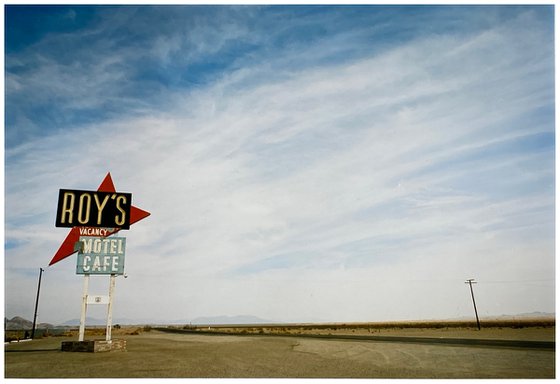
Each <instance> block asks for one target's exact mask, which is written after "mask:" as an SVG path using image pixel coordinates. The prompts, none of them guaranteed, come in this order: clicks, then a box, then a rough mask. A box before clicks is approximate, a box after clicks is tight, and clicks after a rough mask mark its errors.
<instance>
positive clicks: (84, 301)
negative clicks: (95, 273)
mask: <svg viewBox="0 0 560 384" xmlns="http://www.w3.org/2000/svg"><path fill="white" fill-rule="evenodd" d="M88 288H89V274H85V275H84V289H83V294H82V314H81V316H80V333H79V335H78V341H84V335H85V331H86V311H87V297H88Z"/></svg>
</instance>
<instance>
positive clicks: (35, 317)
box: [31, 268, 44, 339]
mask: <svg viewBox="0 0 560 384" xmlns="http://www.w3.org/2000/svg"><path fill="white" fill-rule="evenodd" d="M43 271H44V269H43V268H39V284H38V285H37V299H36V300H35V314H34V315H33V329H32V330H31V338H32V339H34V338H35V324H36V323H37V307H38V306H39V292H40V291H41V277H42V276H43Z"/></svg>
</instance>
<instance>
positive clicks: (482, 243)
mask: <svg viewBox="0 0 560 384" xmlns="http://www.w3.org/2000/svg"><path fill="white" fill-rule="evenodd" d="M311 8H313V7H311ZM296 9H297V7H296V8H292V7H280V8H274V7H273V8H272V9H269V8H264V9H261V8H260V7H234V8H230V7H217V8H206V7H202V8H196V7H195V8H190V7H186V8H180V10H181V13H180V14H179V15H178V16H177V15H174V14H173V12H170V11H169V9H166V8H165V7H161V8H160V7H149V8H142V9H140V10H137V9H129V8H128V7H124V8H119V9H118V11H117V12H113V11H112V12H111V13H110V14H109V12H108V13H107V14H105V13H104V12H100V14H99V15H98V20H97V19H96V20H97V21H96V22H91V24H90V25H89V26H88V27H85V28H84V29H82V30H80V31H78V32H75V33H73V34H69V35H68V36H65V35H62V34H54V35H52V36H48V37H45V38H44V39H42V40H40V41H39V42H37V43H36V45H35V46H34V47H33V48H31V47H30V48H27V50H22V51H20V52H19V53H17V54H14V55H8V57H7V59H8V60H7V70H8V76H7V81H8V82H11V83H10V84H11V85H7V86H8V88H7V92H8V97H7V100H8V103H7V110H10V111H12V112H13V113H14V116H15V117H14V118H15V119H16V120H17V121H24V119H28V120H29V121H32V122H33V124H38V122H40V123H41V124H47V125H48V122H47V123H45V122H44V121H43V120H37V119H36V117H34V116H35V115H34V114H33V113H29V112H28V110H27V109H26V107H23V106H22V105H21V103H20V101H19V100H18V98H19V97H24V96H25V95H29V94H30V91H31V90H36V91H37V96H36V98H31V101H32V102H31V104H32V105H41V103H43V102H46V100H49V98H48V97H47V96H45V95H48V94H53V95H55V99H54V100H55V102H54V104H55V106H56V108H57V109H58V110H59V111H61V110H68V111H70V112H71V113H74V114H75V116H78V115H79V114H80V113H81V112H83V111H86V112H87V113H86V115H89V114H91V115H92V116H93V117H92V118H91V120H88V118H87V116H86V117H84V118H83V119H81V120H80V119H78V117H76V120H75V122H76V125H75V126H73V127H72V128H71V129H70V130H69V129H68V128H63V127H64V124H62V126H61V129H60V130H58V131H57V130H54V129H52V128H49V129H48V130H47V131H45V132H43V133H42V134H40V135H37V136H34V138H33V139H30V140H26V141H25V142H21V143H20V141H21V140H22V137H23V136H21V135H22V133H21V132H18V127H20V126H19V125H17V124H16V125H14V126H13V127H11V126H10V125H9V124H8V125H7V134H8V135H11V134H12V135H13V136H12V137H13V140H14V141H8V147H7V150H6V182H7V184H6V204H7V209H6V238H7V241H8V243H9V244H12V245H13V246H11V247H10V248H8V249H6V274H7V276H8V278H7V305H8V307H9V308H10V311H13V312H14V313H16V312H17V310H16V309H13V308H23V306H21V305H20V304H17V303H16V300H19V297H17V298H16V296H14V298H12V296H11V292H16V291H17V288H19V287H20V286H21V285H22V284H32V283H33V278H31V279H29V278H27V279H22V280H17V279H14V278H13V276H20V274H19V272H18V271H24V272H25V268H26V267H27V268H32V267H33V266H38V265H44V264H46V263H47V262H48V260H49V256H48V254H49V252H46V255H45V254H44V252H43V253H41V254H38V253H36V252H30V250H31V249H42V250H48V249H51V250H52V252H54V251H55V250H56V247H57V246H58V244H59V242H60V241H62V238H63V237H64V235H65V233H62V232H61V230H60V229H58V228H54V225H53V223H54V215H55V204H56V201H55V199H56V196H57V192H58V188H76V189H88V188H87V186H90V189H94V188H96V187H97V184H98V183H99V182H100V181H101V178H102V177H103V176H104V174H105V172H106V171H108V170H110V171H111V172H112V174H113V177H114V180H115V183H116V184H117V189H118V190H126V191H132V192H134V201H135V205H137V206H139V207H141V208H143V209H147V210H148V211H150V212H152V216H150V218H149V219H147V220H146V221H145V223H144V222H142V223H139V224H137V225H136V226H135V227H134V228H133V229H132V230H131V231H129V232H128V233H127V234H126V235H127V237H128V238H129V240H128V241H127V246H128V247H129V248H128V249H129V252H130V254H131V256H130V257H128V256H127V271H128V273H129V274H130V276H131V278H130V279H128V280H127V281H126V284H124V283H123V284H122V293H119V295H122V296H119V297H121V298H122V299H121V300H122V302H121V303H122V306H121V307H120V309H116V310H117V311H120V313H121V314H122V316H126V317H140V318H145V317H150V316H154V317H157V316H155V315H152V314H146V312H145V310H144V308H146V307H148V308H154V310H157V312H158V313H160V315H159V316H160V317H161V316H164V317H165V318H193V317H196V316H200V315H218V314H239V313H253V314H256V315H259V316H261V317H264V318H271V319H278V320H281V321H296V320H298V321H302V320H309V319H322V320H333V321H335V320H336V321H339V320H340V321H351V320H355V321H359V320H376V319H379V320H385V319H391V318H393V319H395V318H430V317H432V318H433V317H438V316H444V317H453V316H462V315H464V314H465V313H468V312H467V311H470V307H469V305H470V303H469V302H468V300H466V301H465V302H461V303H460V304H450V303H456V302H457V300H458V299H457V298H458V297H462V296H463V293H464V292H463V290H464V287H463V285H464V284H463V280H464V279H465V278H468V277H471V274H472V275H473V276H476V277H477V278H479V279H480V280H481V284H480V287H481V289H482V290H483V292H484V293H485V294H488V295H492V297H494V299H495V300H494V301H493V302H486V303H485V305H486V309H484V310H483V311H486V312H485V313H488V314H499V313H502V312H504V311H505V312H507V311H510V312H516V311H521V312H524V311H528V312H530V311H531V310H553V308H554V305H553V297H554V292H553V279H554V272H553V270H552V266H553V265H554V213H553V212H554V163H553V161H554V119H553V116H554V114H553V110H554V97H553V96H554V93H553V92H554V84H553V74H554V57H553V45H552V35H551V34H550V32H551V24H549V21H548V13H547V12H542V9H540V8H538V7H537V8H515V7H513V8H508V7H505V8H500V7H497V8H488V9H487V10H489V11H481V10H480V9H478V8H476V9H475V8H469V7H465V8H454V7H451V8H447V7H442V8H439V7H435V8H433V9H430V8H429V7H428V8H422V11H418V12H419V13H418V18H419V20H420V21H418V19H415V18H412V17H411V16H407V13H406V10H407V9H408V8H406V7H404V8H398V7H397V8H393V7H389V8H375V7H373V8H367V11H368V12H366V14H364V12H363V11H364V9H353V8H349V10H348V9H346V8H338V9H337V8H336V7H335V8H329V7H327V8H326V9H325V11H324V12H318V11H317V9H313V11H310V9H308V8H301V10H302V11H297V10H296ZM411 9H412V8H411ZM414 9H416V8H414ZM174 10H175V9H174ZM304 11H307V13H306V12H304ZM357 11H360V12H358V13H359V14H360V19H352V18H350V15H354V14H355V13H356V12H357ZM481 14H484V15H485V17H484V18H482V19H478V18H477V17H478V16H480V15H481ZM290 15H291V16H292V19H293V22H292V23H288V24H286V23H287V22H288V20H289V18H288V16H290ZM294 15H296V16H298V17H295V18H294ZM443 15H445V16H446V17H445V18H443ZM260 16H262V18H261V17H260ZM475 16H476V17H475ZM409 17H410V19H409ZM160 18H162V19H163V20H168V21H169V22H168V23H163V24H159V22H158V23H155V24H154V25H148V26H146V27H145V28H144V27H143V26H144V25H146V24H149V23H148V21H150V20H159V19H160ZM167 18H168V19H167ZM413 19H414V20H415V22H414V23H410V24H408V25H407V28H404V27H399V26H397V25H396V24H395V22H396V21H400V22H401V24H402V21H403V20H413ZM474 19H476V20H478V21H477V23H476V24H474V25H471V26H470V27H466V25H470V24H468V23H467V22H466V21H465V20H474ZM325 20H331V21H340V24H334V25H331V24H328V23H327V24H325ZM450 20H451V21H454V22H451V21H450ZM280 21H282V23H279V22H280ZM428 21H430V22H431V23H432V24H434V23H435V24H434V25H435V27H434V30H433V31H432V32H431V33H427V32H426V31H425V30H422V31H420V30H418V28H419V27H420V26H422V25H425V23H427V22H428ZM436 21H438V22H439V21H441V23H438V22H436ZM458 21H462V22H463V23H465V24H464V25H463V24H461V23H459V24H457V22H458ZM277 23H278V24H277ZM159 25H161V26H162V31H161V33H160V32H156V30H157V29H158V26H159ZM321 25H326V27H325V29H324V30H322V29H321V28H318V26H321ZM451 25H454V26H455V27H453V28H452V26H451ZM458 25H459V26H458ZM263 26H270V28H269V30H270V33H266V34H265V33H264V29H261V28H262V27H263ZM408 28H410V30H409V29H408ZM123 31H127V32H131V31H132V32H136V34H135V33H130V34H126V35H125V34H123V33H122V32H123ZM232 31H233V32H232ZM306 31H308V32H309V34H308V35H306V34H305V33H306ZM388 31H398V32H399V33H397V34H395V35H394V36H390V37H387V36H385V34H384V33H383V32H388ZM415 31H417V34H414V33H413V32H415ZM117 32H120V34H119V33H117ZM226 32H228V33H226ZM230 32H231V33H230ZM256 32H258V33H256ZM117 35H118V36H117ZM121 35H122V36H121ZM138 37H140V38H138ZM79 38H86V39H90V40H87V41H91V45H90V47H89V48H90V49H89V52H88V53H87V54H86V53H85V48H84V49H83V50H79V51H78V52H77V53H75V54H67V55H68V56H67V57H65V58H63V59H58V58H57V57H56V56H55V55H53V56H50V57H49V58H48V59H46V60H39V59H37V57H40V55H38V53H40V52H43V51H46V49H47V47H51V48H52V47H54V48H57V49H60V47H61V45H62V42H63V41H70V42H72V41H77V40H79ZM135 38H136V39H135ZM537 41H538V42H539V43H538V44H536V43H535V42H537ZM140 42H141V43H142V44H140ZM111 47H113V48H114V47H119V49H118V50H114V52H113V51H111ZM88 57H89V58H91V62H89V61H88V60H85V58H88ZM205 60H210V62H211V64H210V65H209V68H206V69H204V68H203V66H202V67H198V69H197V65H202V64H200V63H203V62H204V61H205ZM145 61H146V62H147V63H148V68H145V67H144V68H143V67H142V66H141V65H140V63H143V62H145ZM20 62H22V63H26V64H25V65H27V66H31V65H33V66H35V67H36V68H37V73H36V74H35V75H33V76H31V77H26V76H24V75H23V73H24V72H21V73H18V71H17V70H13V69H11V68H14V67H12V66H11V64H12V63H15V64H13V65H14V66H17V65H20V64H19V63H20ZM197 63H198V64H197ZM88 68H91V69H92V71H91V72H90V73H89V74H88V75H87V76H86V75H80V74H79V73H80V70H83V69H86V70H87V69H88ZM190 70H192V71H194V72H193V73H196V71H200V73H201V79H203V80H201V81H199V82H195V83H194V84H191V85H190V86H186V84H188V83H189V81H190V79H191V77H190V76H192V73H191V74H188V72H189V71H190ZM163 73H165V76H166V77H165V79H163V78H161V77H158V74H163ZM185 73H187V74H185ZM73 80H75V81H73ZM20 83H21V84H20ZM123 85H124V86H123ZM43 96H44V98H42V97H43ZM105 96H106V97H105ZM82 99H83V100H82ZM10 100H12V102H13V104H10ZM98 111H99V113H100V114H101V115H100V116H102V118H100V117H99V116H97V115H95V114H96V113H97V112H98ZM108 111H109V112H111V113H108ZM29 134H32V132H30V133H29ZM12 143H18V144H17V145H15V144H12ZM61 170H62V172H61ZM55 268H56V270H55ZM73 269H74V265H73V261H70V260H67V261H65V262H62V263H60V264H57V265H56V266H55V267H51V268H49V270H48V274H51V275H52V276H53V278H54V276H57V278H60V279H63V280H64V283H65V284H66V285H67V286H75V288H76V289H75V291H76V292H79V291H80V288H79V285H80V281H79V279H77V278H76V276H72V273H73ZM63 274H66V275H65V276H64V277H62V275H63ZM522 274H524V275H525V276H526V277H527V276H528V277H529V279H532V280H538V281H545V285H544V286H539V287H536V288H535V287H527V286H526V287H525V288H526V290H525V291H523V292H521V293H520V292H518V291H516V292H515V295H516V296H515V297H514V296H512V292H511V291H508V290H506V289H502V288H501V286H499V287H496V286H494V287H489V286H486V288H485V287H484V285H483V284H482V282H483V280H484V279H485V280H487V281H498V280H500V281H502V280H507V281H515V280H516V279H517V280H518V279H519V278H520V276H521V275H522ZM466 275H468V276H466ZM154 287H157V290H155V289H154ZM178 287H180V289H179V288H178ZM490 288H492V289H494V291H488V290H486V291H484V290H485V289H490ZM364 291H370V292H381V294H380V295H374V297H368V298H367V299H364V298H363V297H362V296H361V294H359V293H360V292H364ZM138 292H141V293H142V296H143V299H142V303H143V304H142V305H140V303H139V302H138V297H137V294H138ZM161 292H165V295H166V296H165V297H166V299H165V300H164V302H162V300H161V295H160V293H161ZM490 292H491V293H490ZM45 295H46V298H45V299H44V300H45V301H46V302H49V303H52V305H53V307H52V308H51V309H49V311H50V312H48V313H50V316H53V317H54V318H56V319H55V320H53V321H58V317H57V316H59V317H61V318H60V319H59V320H64V318H62V316H67V315H66V313H69V310H68V309H66V308H62V307H61V306H62V304H54V303H53V302H54V301H55V300H53V298H54V297H57V295H62V296H63V297H67V298H68V300H73V298H72V297H74V296H75V295H74V296H72V292H71V291H66V290H65V289H64V288H62V287H61V288H58V287H54V286H53V285H51V286H50V288H49V290H47V293H45ZM427 296H429V297H432V298H434V303H433V305H423V301H422V300H424V299H423V298H424V297H427ZM535 297H540V299H535ZM74 299H75V300H78V299H76V298H74ZM364 300H365V303H367V305H363V303H364ZM76 302H78V301H76ZM396 302H399V303H400V304H401V305H400V306H396V305H395V303H396ZM166 303H167V304H168V305H167V306H166V305H164V304H166ZM178 303H179V304H178ZM55 308H57V310H56V311H54V310H55ZM333 308H338V309H337V310H335V311H334V312H333ZM500 311H502V312H500ZM18 313H19V312H18ZM483 313H484V312H483ZM58 314H60V315H58ZM70 317H72V315H70Z"/></svg>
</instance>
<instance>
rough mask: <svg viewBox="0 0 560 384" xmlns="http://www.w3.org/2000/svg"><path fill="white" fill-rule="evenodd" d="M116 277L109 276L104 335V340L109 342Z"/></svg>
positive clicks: (113, 275)
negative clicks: (105, 330)
mask: <svg viewBox="0 0 560 384" xmlns="http://www.w3.org/2000/svg"><path fill="white" fill-rule="evenodd" d="M116 277H117V275H115V274H114V273H113V274H111V280H110V282H109V305H108V306H107V332H106V333H105V340H106V341H109V342H110V341H111V323H112V321H113V296H114V294H115V280H116Z"/></svg>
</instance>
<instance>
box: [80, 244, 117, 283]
mask: <svg viewBox="0 0 560 384" xmlns="http://www.w3.org/2000/svg"><path fill="white" fill-rule="evenodd" d="M78 244H79V252H78V263H77V265H76V274H78V275H88V274H92V275H123V274H124V253H125V247H126V238H124V237H90V236H81V237H80V241H79V243H78Z"/></svg>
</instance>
